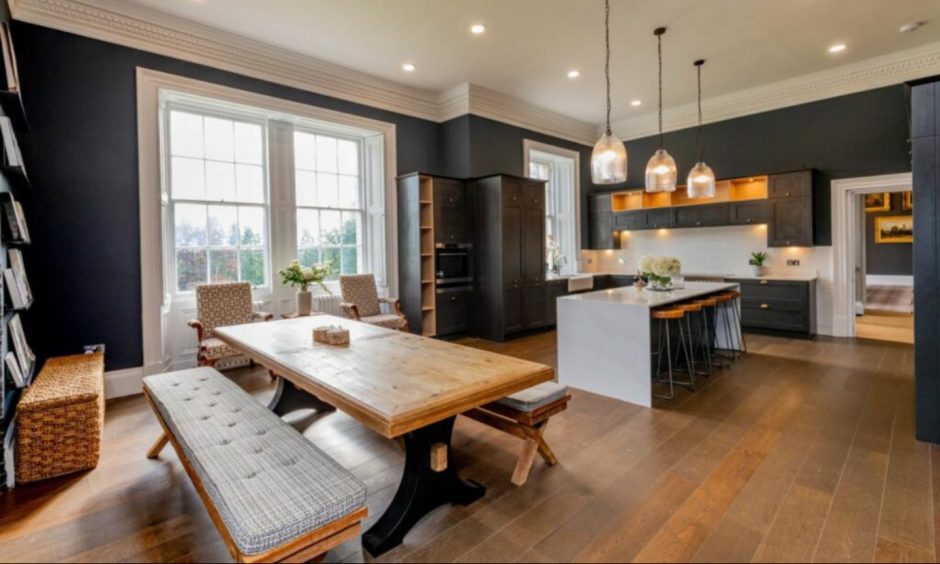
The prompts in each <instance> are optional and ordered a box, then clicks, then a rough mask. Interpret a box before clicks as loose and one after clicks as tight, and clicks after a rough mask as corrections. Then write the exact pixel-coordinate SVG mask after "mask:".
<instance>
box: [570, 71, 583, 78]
mask: <svg viewBox="0 0 940 564" xmlns="http://www.w3.org/2000/svg"><path fill="white" fill-rule="evenodd" d="M579 76H581V71H578V70H570V71H568V78H578V77H579Z"/></svg>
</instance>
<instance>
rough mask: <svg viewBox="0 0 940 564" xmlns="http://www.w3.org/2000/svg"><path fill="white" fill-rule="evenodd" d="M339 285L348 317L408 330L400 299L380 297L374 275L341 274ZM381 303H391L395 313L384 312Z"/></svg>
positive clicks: (390, 327) (343, 306) (344, 309)
mask: <svg viewBox="0 0 940 564" xmlns="http://www.w3.org/2000/svg"><path fill="white" fill-rule="evenodd" d="M339 286H340V290H341V291H342V292H343V304H342V308H343V312H344V313H345V314H346V317H348V318H350V319H356V320H358V321H362V322H363V323H369V324H371V325H378V326H380V327H386V328H388V329H400V330H402V331H407V330H408V320H407V319H406V318H405V315H404V314H403V313H402V312H401V306H400V305H399V303H398V299H397V298H379V292H378V289H377V288H376V286H375V276H374V275H372V274H356V275H350V276H340V278H339ZM380 303H386V304H389V305H391V306H392V308H393V309H394V313H387V314H383V313H382V308H381V306H380V305H379V304H380Z"/></svg>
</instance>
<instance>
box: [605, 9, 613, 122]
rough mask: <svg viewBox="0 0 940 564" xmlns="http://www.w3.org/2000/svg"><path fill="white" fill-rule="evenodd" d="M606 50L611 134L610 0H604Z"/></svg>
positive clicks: (608, 112) (608, 119)
mask: <svg viewBox="0 0 940 564" xmlns="http://www.w3.org/2000/svg"><path fill="white" fill-rule="evenodd" d="M604 51H605V59H604V77H605V78H606V80H607V135H610V134H611V130H610V0H604Z"/></svg>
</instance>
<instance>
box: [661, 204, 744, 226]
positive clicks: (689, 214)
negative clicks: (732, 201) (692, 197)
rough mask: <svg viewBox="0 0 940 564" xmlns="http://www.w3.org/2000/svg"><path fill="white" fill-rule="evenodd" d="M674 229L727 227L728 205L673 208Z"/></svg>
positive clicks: (728, 218)
mask: <svg viewBox="0 0 940 564" xmlns="http://www.w3.org/2000/svg"><path fill="white" fill-rule="evenodd" d="M674 210H675V216H674V218H673V219H674V221H673V225H674V226H675V227H714V226H717V225H728V223H729V222H730V221H731V214H730V209H729V207H728V204H713V205H707V206H685V207H677V208H674Z"/></svg>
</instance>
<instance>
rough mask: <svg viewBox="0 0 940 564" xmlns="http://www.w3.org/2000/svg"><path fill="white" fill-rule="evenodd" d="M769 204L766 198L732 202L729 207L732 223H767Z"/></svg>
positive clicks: (768, 219)
mask: <svg viewBox="0 0 940 564" xmlns="http://www.w3.org/2000/svg"><path fill="white" fill-rule="evenodd" d="M769 208H770V204H768V202H767V200H751V201H746V202H733V203H732V204H731V209H730V220H731V224H732V225H749V224H754V225H757V224H760V223H767V222H768V221H770V212H769Z"/></svg>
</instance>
